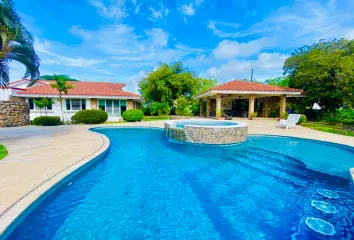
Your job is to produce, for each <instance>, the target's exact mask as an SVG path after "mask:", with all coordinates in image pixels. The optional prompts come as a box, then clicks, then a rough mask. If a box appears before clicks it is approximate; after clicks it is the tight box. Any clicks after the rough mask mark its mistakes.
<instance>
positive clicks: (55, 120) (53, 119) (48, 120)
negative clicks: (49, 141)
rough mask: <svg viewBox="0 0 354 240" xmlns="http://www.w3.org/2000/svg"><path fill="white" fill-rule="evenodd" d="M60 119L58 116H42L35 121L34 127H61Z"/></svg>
mask: <svg viewBox="0 0 354 240" xmlns="http://www.w3.org/2000/svg"><path fill="white" fill-rule="evenodd" d="M60 123H61V121H60V117H57V116H40V117H36V118H35V119H34V120H33V125H38V126H56V125H60Z"/></svg>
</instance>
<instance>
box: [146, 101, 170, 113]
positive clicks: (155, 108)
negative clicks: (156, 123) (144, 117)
mask: <svg viewBox="0 0 354 240" xmlns="http://www.w3.org/2000/svg"><path fill="white" fill-rule="evenodd" d="M170 112H171V108H170V106H169V105H168V103H167V102H162V103H160V102H153V103H152V104H151V107H150V113H151V115H159V116H166V115H169V114H170Z"/></svg>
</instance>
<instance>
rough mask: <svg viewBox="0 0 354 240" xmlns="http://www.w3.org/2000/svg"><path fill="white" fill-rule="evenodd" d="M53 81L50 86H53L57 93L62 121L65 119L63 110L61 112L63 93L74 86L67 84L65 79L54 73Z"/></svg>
mask: <svg viewBox="0 0 354 240" xmlns="http://www.w3.org/2000/svg"><path fill="white" fill-rule="evenodd" d="M54 80H55V83H52V84H50V86H51V87H52V88H55V89H56V90H57V91H58V93H59V102H60V109H61V116H62V119H63V122H64V121H65V118H64V112H63V94H68V92H69V90H70V89H73V88H74V86H73V85H71V84H68V83H67V81H66V80H65V79H63V78H62V77H60V76H57V75H54Z"/></svg>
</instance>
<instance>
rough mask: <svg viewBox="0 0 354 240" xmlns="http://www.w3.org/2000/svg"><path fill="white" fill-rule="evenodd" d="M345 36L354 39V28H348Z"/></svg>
mask: <svg viewBox="0 0 354 240" xmlns="http://www.w3.org/2000/svg"><path fill="white" fill-rule="evenodd" d="M344 38H346V39H349V40H353V39H354V28H352V29H348V30H347V31H346V32H345V33H344Z"/></svg>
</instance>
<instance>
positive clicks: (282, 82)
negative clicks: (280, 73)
mask: <svg viewBox="0 0 354 240" xmlns="http://www.w3.org/2000/svg"><path fill="white" fill-rule="evenodd" d="M265 83H267V84H269V85H276V86H280V87H288V86H289V78H288V77H276V78H271V79H268V80H266V81H265Z"/></svg>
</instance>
